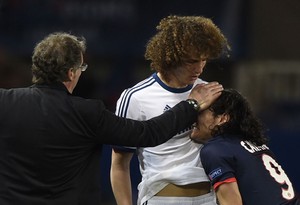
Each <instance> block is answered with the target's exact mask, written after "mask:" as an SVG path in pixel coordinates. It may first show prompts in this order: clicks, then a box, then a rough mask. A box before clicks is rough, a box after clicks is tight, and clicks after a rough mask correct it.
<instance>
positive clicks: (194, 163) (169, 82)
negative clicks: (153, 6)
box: [111, 15, 230, 205]
mask: <svg viewBox="0 0 300 205" xmlns="http://www.w3.org/2000/svg"><path fill="white" fill-rule="evenodd" d="M156 28H157V33H156V34H155V35H154V36H153V37H152V38H151V39H150V40H149V42H148V43H147V46H146V52H145V59H146V60H149V61H150V66H151V69H152V70H154V71H155V72H154V73H153V74H152V75H151V76H150V77H148V78H147V79H145V80H143V81H141V82H139V83H138V84H136V85H135V86H133V87H132V88H129V89H126V90H124V91H123V93H122V94H121V96H120V98H119V100H118V102H117V107H116V114H117V115H119V116H122V117H126V118H131V119H137V120H145V119H149V118H151V117H154V116H157V115H159V114H161V113H163V112H164V111H166V110H168V109H170V108H171V107H173V106H174V105H175V104H176V103H178V102H180V101H181V100H183V99H187V97H188V94H189V93H190V91H191V89H192V88H193V87H194V86H195V85H197V84H205V83H207V82H205V81H203V80H201V79H200V78H199V76H200V75H201V73H202V72H203V70H204V67H205V65H206V63H207V61H209V60H212V59H216V58H219V57H221V56H222V55H225V56H227V55H228V52H229V50H230V47H229V45H228V42H227V39H226V37H225V36H224V35H223V34H222V32H221V31H220V29H219V28H218V27H217V26H216V25H215V24H214V23H213V22H212V20H211V19H208V18H205V17H202V16H173V15H172V16H168V17H166V18H163V19H162V20H161V21H160V23H159V24H158V26H157V27H156ZM208 85H209V83H208ZM182 120H184V119H182ZM190 133H191V127H187V128H186V129H184V130H182V131H181V132H179V133H177V135H176V136H175V137H174V138H173V139H171V140H169V141H167V142H166V143H164V144H162V145H159V146H156V147H152V148H141V147H136V148H133V147H113V151H112V164H111V182H112V188H113V192H114V195H115V198H116V201H117V203H118V205H128V204H132V188H131V182H130V180H131V179H130V166H129V164H130V161H131V159H132V156H133V154H134V152H136V153H137V155H138V159H139V163H140V171H141V175H142V181H141V183H140V184H139V186H138V191H139V194H138V205H141V204H148V205H150V204H151V205H152V204H159V205H162V204H172V205H174V204H175V205H177V204H178V205H185V204H192V203H193V204H194V203H195V204H206V205H211V204H216V202H215V201H216V200H215V196H214V193H213V192H212V191H211V186H210V183H209V179H208V178H207V176H206V174H205V172H204V170H203V167H202V165H201V160H200V156H199V150H200V148H201V147H202V145H201V144H197V143H195V142H193V141H192V140H191V139H190V138H189V135H190Z"/></svg>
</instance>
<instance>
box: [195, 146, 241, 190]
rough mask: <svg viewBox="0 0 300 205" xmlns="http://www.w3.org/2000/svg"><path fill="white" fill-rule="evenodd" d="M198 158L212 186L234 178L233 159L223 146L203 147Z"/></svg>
mask: <svg viewBox="0 0 300 205" xmlns="http://www.w3.org/2000/svg"><path fill="white" fill-rule="evenodd" d="M200 157H201V161H202V165H203V168H204V170H205V172H206V174H207V175H208V177H209V179H210V181H211V183H212V185H214V184H216V183H219V182H222V181H225V180H226V179H229V178H232V177H235V171H234V168H235V157H234V155H233V154H232V151H231V150H230V149H229V148H228V147H226V146H225V145H223V144H216V143H215V144H207V145H204V147H203V148H202V150H201V152H200Z"/></svg>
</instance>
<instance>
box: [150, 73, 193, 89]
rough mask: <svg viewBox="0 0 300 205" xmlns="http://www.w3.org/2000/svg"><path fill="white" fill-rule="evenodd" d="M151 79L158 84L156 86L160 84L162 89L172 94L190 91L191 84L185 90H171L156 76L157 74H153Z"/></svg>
mask: <svg viewBox="0 0 300 205" xmlns="http://www.w3.org/2000/svg"><path fill="white" fill-rule="evenodd" d="M152 77H153V78H154V79H155V80H156V81H157V82H158V84H160V86H161V87H163V88H164V89H166V90H168V91H170V92H172V93H183V92H186V91H189V90H190V89H192V87H193V84H191V85H188V86H186V87H185V88H171V87H169V86H168V85H166V84H165V83H164V82H163V81H162V80H161V79H160V78H159V77H158V76H157V73H153V74H152Z"/></svg>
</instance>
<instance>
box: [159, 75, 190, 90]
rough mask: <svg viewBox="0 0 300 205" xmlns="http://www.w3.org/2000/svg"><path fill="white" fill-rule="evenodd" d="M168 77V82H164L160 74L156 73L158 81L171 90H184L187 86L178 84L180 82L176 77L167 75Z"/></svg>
mask: <svg viewBox="0 0 300 205" xmlns="http://www.w3.org/2000/svg"><path fill="white" fill-rule="evenodd" d="M169 75H170V77H169V78H168V80H166V79H165V78H164V77H163V76H162V75H161V73H157V76H158V77H159V79H160V80H161V81H162V82H163V83H164V84H166V85H167V86H169V87H171V88H185V87H186V86H188V85H187V84H182V83H180V81H179V80H178V79H177V77H176V76H174V75H173V74H171V73H170V74H169Z"/></svg>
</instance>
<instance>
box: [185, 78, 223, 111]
mask: <svg viewBox="0 0 300 205" xmlns="http://www.w3.org/2000/svg"><path fill="white" fill-rule="evenodd" d="M223 89H224V88H223V86H222V85H221V84H219V83H218V82H210V83H207V84H204V83H202V84H198V85H196V86H195V87H194V88H193V89H192V91H191V93H190V95H189V99H195V100H197V102H198V103H199V105H200V110H204V109H206V108H208V107H209V106H210V105H211V104H212V102H213V101H214V100H216V99H217V98H218V97H219V96H220V95H221V91H222V90H223Z"/></svg>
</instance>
